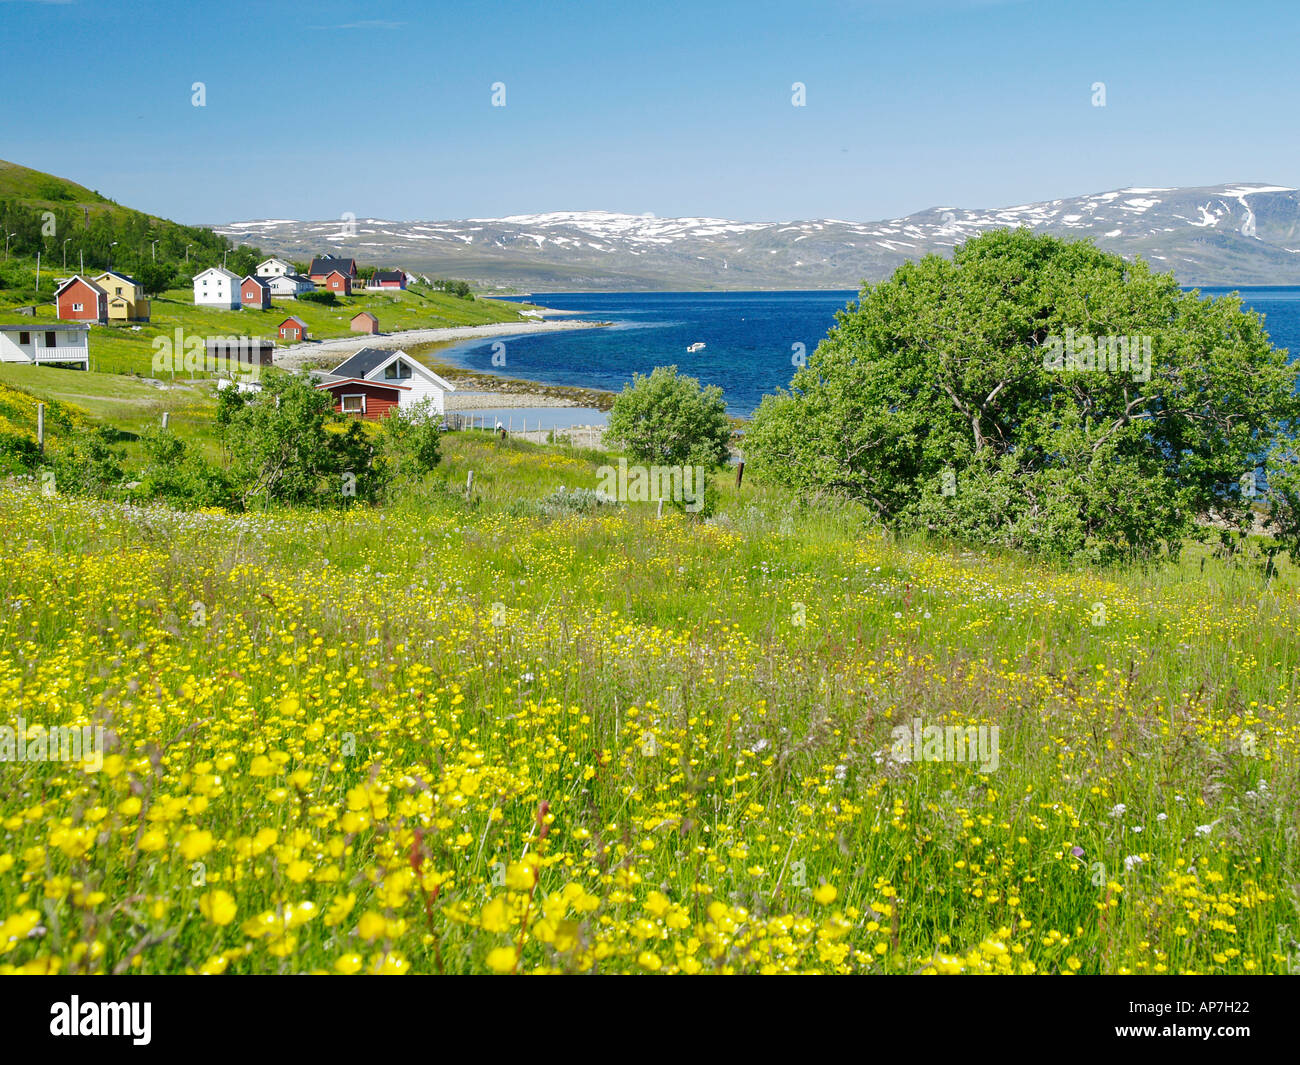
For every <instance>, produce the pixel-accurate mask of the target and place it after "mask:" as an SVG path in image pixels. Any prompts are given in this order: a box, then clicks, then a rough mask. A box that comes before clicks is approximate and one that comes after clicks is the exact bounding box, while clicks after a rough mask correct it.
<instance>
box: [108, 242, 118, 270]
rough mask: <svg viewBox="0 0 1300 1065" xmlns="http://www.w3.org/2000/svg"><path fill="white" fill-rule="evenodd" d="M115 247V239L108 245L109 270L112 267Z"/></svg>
mask: <svg viewBox="0 0 1300 1065" xmlns="http://www.w3.org/2000/svg"><path fill="white" fill-rule="evenodd" d="M116 247H117V241H113V243H112V244H110V245H109V246H108V268H109V269H110V270H111V269H113V249H114V248H116Z"/></svg>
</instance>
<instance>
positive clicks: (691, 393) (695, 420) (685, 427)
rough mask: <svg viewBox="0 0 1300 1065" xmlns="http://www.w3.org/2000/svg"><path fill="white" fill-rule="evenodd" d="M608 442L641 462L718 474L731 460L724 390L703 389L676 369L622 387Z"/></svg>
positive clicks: (658, 370)
mask: <svg viewBox="0 0 1300 1065" xmlns="http://www.w3.org/2000/svg"><path fill="white" fill-rule="evenodd" d="M605 437H606V439H607V440H609V441H611V442H614V443H619V444H622V445H623V446H624V447H626V448H627V451H628V454H629V455H631V456H632V457H633V458H635V459H637V460H638V461H641V462H648V463H651V464H654V465H687V464H700V465H703V466H705V467H707V468H709V469H713V468H715V467H717V466H720V465H722V464H723V463H724V462H726V461H727V456H728V447H727V445H728V442H729V441H730V440H731V425H730V423H729V422H728V421H727V408H726V404H725V403H724V402H723V399H722V389H720V388H718V387H717V386H716V385H712V386H710V387H708V388H700V382H699V381H698V380H696V379H695V378H694V377H681V376H678V373H677V367H676V366H657V367H655V369H654V371H653V372H652V373H651V374H650V376H649V377H647V376H645V375H644V374H637V375H636V376H635V377H634V378H633V381H632V384H631V385H625V386H624V387H623V391H622V392H620V393H619V394H618V397H617V398H616V399H615V400H614V405H613V407H612V408H611V409H610V412H609V425H608V428H607V429H606V431H605Z"/></svg>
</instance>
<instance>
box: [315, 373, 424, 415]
mask: <svg viewBox="0 0 1300 1065" xmlns="http://www.w3.org/2000/svg"><path fill="white" fill-rule="evenodd" d="M316 387H317V389H319V390H322V391H325V392H328V393H329V394H330V395H331V396H332V397H333V398H334V410H335V412H336V413H338V414H350V415H352V416H354V417H357V418H365V419H366V420H367V421H377V420H378V419H380V418H386V417H388V415H389V414H390V413H392V411H394V410H395V409H396V408H397V407H399V406H401V403H402V393H403V392H409V391H410V390H411V387H410V385H395V384H389V383H387V382H382V381H367V380H365V378H362V377H344V378H341V379H340V380H337V381H325V382H323V383H321V384H319V385H317V386H316Z"/></svg>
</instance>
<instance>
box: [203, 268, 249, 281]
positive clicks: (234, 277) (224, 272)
mask: <svg viewBox="0 0 1300 1065" xmlns="http://www.w3.org/2000/svg"><path fill="white" fill-rule="evenodd" d="M212 273H217V274H220V275H221V276H222V277H228V278H230V280H231V281H238V280H239V275H238V274H237V273H235V272H234V271H233V270H227V269H226V268H225V267H224V266H209V267H208V268H207V269H206V270H200V271H199V272H198V273H197V274H195V275H194V280H195V281H197V280H198V279H199V278H201V277H202V276H203V275H204V274H212Z"/></svg>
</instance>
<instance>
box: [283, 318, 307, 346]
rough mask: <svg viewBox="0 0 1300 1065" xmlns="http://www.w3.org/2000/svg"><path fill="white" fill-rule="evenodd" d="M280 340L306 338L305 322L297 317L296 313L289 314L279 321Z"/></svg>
mask: <svg viewBox="0 0 1300 1065" xmlns="http://www.w3.org/2000/svg"><path fill="white" fill-rule="evenodd" d="M280 339H281V340H306V339H307V323H306V322H304V321H303V320H302V319H301V318H299V317H298V316H297V315H296V314H291V315H289V317H288V318H286V319H285V320H284V321H283V322H281V323H280Z"/></svg>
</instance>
